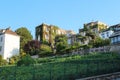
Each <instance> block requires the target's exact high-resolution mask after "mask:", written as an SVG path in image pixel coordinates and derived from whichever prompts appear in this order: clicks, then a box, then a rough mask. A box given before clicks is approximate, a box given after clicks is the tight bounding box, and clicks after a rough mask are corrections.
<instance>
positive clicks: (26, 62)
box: [17, 55, 35, 66]
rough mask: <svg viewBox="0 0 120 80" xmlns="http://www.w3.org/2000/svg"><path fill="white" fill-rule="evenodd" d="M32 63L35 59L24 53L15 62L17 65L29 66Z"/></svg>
mask: <svg viewBox="0 0 120 80" xmlns="http://www.w3.org/2000/svg"><path fill="white" fill-rule="evenodd" d="M34 63H35V61H34V59H33V58H31V56H30V55H25V56H23V57H22V58H21V59H20V60H19V61H18V62H17V66H29V65H32V64H34Z"/></svg>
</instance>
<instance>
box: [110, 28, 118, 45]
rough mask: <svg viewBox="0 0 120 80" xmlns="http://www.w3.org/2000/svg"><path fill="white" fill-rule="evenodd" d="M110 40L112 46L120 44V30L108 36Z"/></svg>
mask: <svg viewBox="0 0 120 80" xmlns="http://www.w3.org/2000/svg"><path fill="white" fill-rule="evenodd" d="M110 40H111V43H112V44H117V45H118V44H120V30H118V31H115V32H114V34H112V35H111V36H110Z"/></svg>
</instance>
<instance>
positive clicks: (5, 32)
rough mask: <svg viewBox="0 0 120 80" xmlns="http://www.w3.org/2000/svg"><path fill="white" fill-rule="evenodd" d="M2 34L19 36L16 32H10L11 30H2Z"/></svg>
mask: <svg viewBox="0 0 120 80" xmlns="http://www.w3.org/2000/svg"><path fill="white" fill-rule="evenodd" d="M0 34H11V35H15V36H19V35H18V34H17V33H16V32H13V31H12V30H10V28H7V29H1V30H0Z"/></svg>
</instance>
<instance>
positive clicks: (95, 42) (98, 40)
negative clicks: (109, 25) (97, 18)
mask: <svg viewBox="0 0 120 80" xmlns="http://www.w3.org/2000/svg"><path fill="white" fill-rule="evenodd" d="M109 44H110V40H109V39H105V40H104V39H101V38H100V37H97V38H96V39H94V40H92V41H90V43H89V45H92V46H93V47H101V46H107V45H109Z"/></svg>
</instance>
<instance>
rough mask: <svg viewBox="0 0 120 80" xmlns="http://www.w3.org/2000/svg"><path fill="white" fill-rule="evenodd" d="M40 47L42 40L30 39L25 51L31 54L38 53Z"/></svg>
mask: <svg viewBox="0 0 120 80" xmlns="http://www.w3.org/2000/svg"><path fill="white" fill-rule="evenodd" d="M39 49H40V42H39V41H37V40H32V41H28V42H27V44H25V46H24V51H25V52H26V53H28V54H30V55H36V54H38V51H39Z"/></svg>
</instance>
